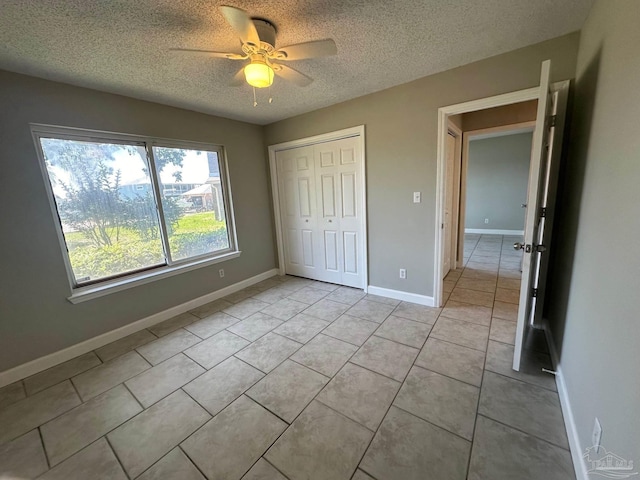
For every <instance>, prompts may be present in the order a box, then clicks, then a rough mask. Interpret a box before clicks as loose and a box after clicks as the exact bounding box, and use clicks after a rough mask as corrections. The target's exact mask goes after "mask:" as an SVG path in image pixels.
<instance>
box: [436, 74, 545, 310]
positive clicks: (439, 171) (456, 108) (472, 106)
mask: <svg viewBox="0 0 640 480" xmlns="http://www.w3.org/2000/svg"><path fill="white" fill-rule="evenodd" d="M539 93H540V87H539V86H538V87H532V88H528V89H525V90H518V91H516V92H510V93H505V94H502V95H496V96H493V97H487V98H481V99H478V100H472V101H470V102H464V103H457V104H455V105H448V106H445V107H440V108H439V109H438V146H437V166H436V215H435V248H434V257H433V265H434V269H433V270H434V272H433V304H434V306H436V307H439V306H442V305H441V304H442V298H443V292H442V288H443V284H444V281H443V279H442V278H441V276H442V255H443V253H444V248H443V242H444V235H443V229H442V219H443V218H444V182H445V175H444V168H445V162H446V161H447V159H446V141H447V133H448V131H449V121H448V118H449V115H457V114H461V113H469V112H476V111H478V110H485V109H487V108H493V107H502V106H504V105H511V104H513V103H520V102H526V101H529V100H537V99H538V96H539ZM463 238H464V237H463Z"/></svg>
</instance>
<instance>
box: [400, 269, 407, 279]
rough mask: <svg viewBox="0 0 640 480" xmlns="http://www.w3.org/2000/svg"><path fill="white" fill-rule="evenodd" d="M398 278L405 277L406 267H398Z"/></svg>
mask: <svg viewBox="0 0 640 480" xmlns="http://www.w3.org/2000/svg"><path fill="white" fill-rule="evenodd" d="M400 278H407V269H406V268H401V269H400Z"/></svg>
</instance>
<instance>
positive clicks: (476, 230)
mask: <svg viewBox="0 0 640 480" xmlns="http://www.w3.org/2000/svg"><path fill="white" fill-rule="evenodd" d="M464 233H479V234H481V235H524V230H496V229H493V228H465V229H464Z"/></svg>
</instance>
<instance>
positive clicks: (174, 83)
mask: <svg viewBox="0 0 640 480" xmlns="http://www.w3.org/2000/svg"><path fill="white" fill-rule="evenodd" d="M222 3H223V2H218V1H206V0H128V1H127V0H56V1H40V0H0V68H1V69H5V70H10V71H15V72H19V73H24V74H28V75H34V76H38V77H43V78H47V79H50V80H56V81H61V82H66V83H70V84H74V85H79V86H83V87H88V88H94V89H97V90H103V91H107V92H112V93H119V94H122V95H127V96H130V97H135V98H140V99H143V100H150V101H155V102H159V103H164V104H168V105H173V106H177V107H183V108H187V109H191V110H196V111H200V112H204V113H209V114H213V115H220V116H224V117H229V118H234V119H238V120H244V121H248V122H251V123H258V124H268V123H271V122H274V121H277V120H281V119H284V118H288V117H291V116H294V115H298V114H301V113H305V112H309V111H312V110H315V109H318V108H321V107H325V106H328V105H332V104H335V103H338V102H342V101H345V100H348V99H351V98H355V97H358V96H361V95H365V94H367V93H371V92H374V91H378V90H382V89H385V88H388V87H391V86H394V85H399V84H402V83H406V82H409V81H411V80H415V79H417V78H420V77H424V76H426V75H430V74H434V73H437V72H441V71H444V70H448V69H450V68H454V67H457V66H460V65H464V64H467V63H470V62H473V61H477V60H480V59H483V58H487V57H490V56H493V55H497V54H500V53H504V52H507V51H511V50H515V49H517V48H521V47H524V46H527V45H531V44H534V43H538V42H541V41H544V40H548V39H550V38H554V37H557V36H561V35H564V34H567V33H570V32H573V31H576V30H579V29H580V28H581V27H582V24H583V22H584V20H585V18H586V16H587V14H588V12H589V9H590V8H591V5H592V4H593V0H563V1H549V0H483V1H476V0H466V1H461V0H458V1H454V0H411V1H409V0H397V1H389V0H320V1H318V0H315V1H314V0H274V1H268V2H266V1H265V2H251V1H247V0H233V1H228V2H226V4H231V5H233V6H236V7H239V8H243V9H245V10H247V11H248V12H249V14H250V15H251V16H253V17H260V18H264V19H267V20H269V21H270V22H272V23H273V24H275V25H276V27H277V29H278V39H277V45H276V47H277V46H285V45H289V44H293V43H298V42H304V41H309V40H319V39H323V38H333V39H334V40H335V41H336V44H337V46H338V55H337V56H335V57H327V58H319V59H313V60H302V61H296V62H290V63H289V65H290V66H292V67H294V68H296V69H298V70H300V71H301V72H303V73H305V74H306V75H309V76H311V77H312V78H314V80H315V81H314V82H313V83H312V84H311V85H310V86H308V87H305V88H301V87H297V86H295V85H293V84H290V83H288V82H286V81H284V80H282V79H280V78H276V79H275V81H274V84H273V87H272V88H271V94H272V96H273V98H274V102H273V104H271V105H269V104H268V103H267V98H268V93H267V92H266V91H258V101H259V103H260V105H259V106H258V107H255V108H254V107H253V106H252V101H253V97H252V92H251V87H249V86H248V85H244V86H242V87H230V86H229V82H230V81H231V78H232V77H233V75H234V74H235V73H236V72H237V71H238V70H239V69H240V68H241V66H242V64H241V63H240V62H234V61H230V60H225V59H212V58H208V57H198V56H192V55H186V54H177V53H172V52H169V48H171V47H180V48H199V49H212V50H219V51H232V52H233V51H235V52H239V51H240V49H239V47H240V41H239V40H238V39H237V37H236V36H235V34H234V32H233V30H232V29H231V28H230V27H229V26H228V25H227V24H226V22H225V21H224V19H223V18H222V15H221V14H220V12H219V11H218V8H217V7H218V5H220V4H222Z"/></svg>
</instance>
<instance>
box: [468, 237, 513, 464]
mask: <svg viewBox="0 0 640 480" xmlns="http://www.w3.org/2000/svg"><path fill="white" fill-rule="evenodd" d="M481 238H482V237H481ZM503 241H504V237H503ZM476 248H477V245H476ZM474 251H475V248H474ZM472 255H473V253H472ZM500 258H502V245H501V250H500ZM465 268H466V267H465ZM463 271H464V270H463ZM498 278H500V275H499V274H498ZM496 288H497V287H496ZM493 304H494V305H495V295H494V302H493ZM493 308H494V307H493V306H492V307H491V317H490V318H489V336H488V337H487V342H486V351H485V354H484V363H483V365H482V377H480V387H479V390H478V401H477V403H476V415H475V418H474V421H473V430H472V432H471V448H470V450H469V459H468V461H467V471H466V474H467V475H469V472H470V470H471V460H472V458H473V450H474V447H475V446H476V443H475V439H476V429H477V427H478V416H479V414H480V401H481V399H482V386H483V385H484V376H485V372H486V371H487V357H488V350H489V337H490V336H491V326H492V324H493Z"/></svg>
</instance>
